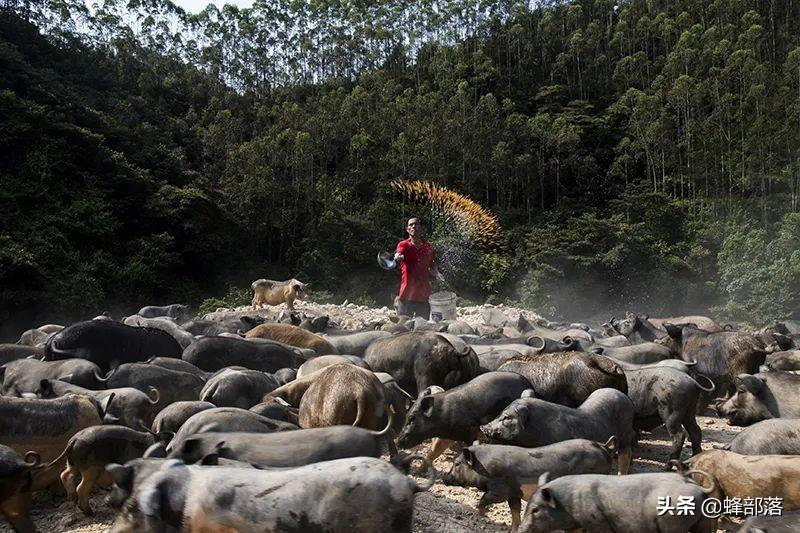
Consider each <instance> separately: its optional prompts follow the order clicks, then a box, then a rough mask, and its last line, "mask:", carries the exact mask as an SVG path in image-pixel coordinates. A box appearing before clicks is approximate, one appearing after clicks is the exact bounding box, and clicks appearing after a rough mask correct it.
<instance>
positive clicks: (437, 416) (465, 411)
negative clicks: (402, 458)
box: [397, 372, 531, 461]
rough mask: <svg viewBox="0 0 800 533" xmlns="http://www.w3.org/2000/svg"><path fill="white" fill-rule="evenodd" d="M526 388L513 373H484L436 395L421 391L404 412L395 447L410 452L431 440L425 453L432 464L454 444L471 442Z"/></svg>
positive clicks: (526, 385) (528, 383)
mask: <svg viewBox="0 0 800 533" xmlns="http://www.w3.org/2000/svg"><path fill="white" fill-rule="evenodd" d="M530 386H531V385H530V382H529V381H528V380H527V379H526V378H524V377H523V376H520V375H519V374H514V373H513V372H487V373H486V374H481V375H480V376H478V377H476V378H474V379H473V380H471V381H469V382H467V383H464V384H463V385H459V386H458V387H455V388H452V389H450V390H448V391H443V392H439V393H438V394H433V393H431V391H430V390H429V389H428V390H425V391H423V392H422V394H421V395H420V397H419V398H418V399H417V400H416V401H415V402H414V405H412V406H411V409H410V410H409V411H408V414H407V415H406V424H405V426H404V427H403V429H402V430H401V432H400V436H399V438H398V440H397V443H398V445H399V446H401V447H403V448H410V447H412V446H416V445H418V444H420V443H421V442H422V441H424V440H425V439H429V438H435V440H434V442H433V445H432V446H431V450H430V451H429V452H428V459H429V460H431V461H433V460H434V459H435V458H436V457H438V456H439V455H441V454H442V453H443V452H444V451H445V450H446V449H447V448H449V447H450V446H451V445H452V444H453V443H454V442H455V441H462V442H472V441H473V440H475V439H476V438H477V437H478V436H479V428H480V425H481V424H485V423H487V422H490V421H491V420H494V419H495V418H496V417H497V415H499V414H500V412H501V411H502V410H503V409H505V408H506V407H507V406H508V405H509V404H510V403H511V402H513V401H514V400H516V399H517V398H519V397H520V395H521V394H522V392H523V391H525V390H527V389H529V388H530Z"/></svg>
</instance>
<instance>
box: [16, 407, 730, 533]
mask: <svg viewBox="0 0 800 533" xmlns="http://www.w3.org/2000/svg"><path fill="white" fill-rule="evenodd" d="M698 422H699V424H700V427H701V428H702V430H703V449H704V450H705V449H711V448H712V446H715V445H723V444H725V443H727V442H729V441H730V440H731V439H732V438H733V437H734V436H735V435H736V434H737V433H738V432H739V431H740V430H741V428H738V427H732V426H728V425H727V423H726V422H725V420H722V419H720V418H717V417H712V416H702V417H699V418H698ZM669 448H670V441H669V436H668V435H667V433H666V431H664V429H663V428H659V429H657V430H655V431H654V432H653V433H650V434H644V435H643V437H642V439H641V440H640V442H639V445H638V447H637V448H635V449H634V461H633V465H632V467H631V472H632V473H641V472H660V471H661V468H662V465H663V462H664V461H665V459H666V457H667V455H668V454H669ZM415 451H417V452H420V453H424V452H426V451H427V444H423V445H422V446H419V447H418V448H417V449H416V450H415ZM689 454H690V449H689V445H688V442H687V445H686V448H685V449H684V458H686V457H688V456H689ZM452 462H453V454H452V452H448V453H446V454H445V455H443V456H441V457H440V458H438V459H437V460H436V461H435V463H434V466H435V468H436V470H437V471H438V472H439V474H440V475H441V474H443V473H445V472H447V471H448V470H449V469H450V465H451V464H452ZM106 495H107V493H106V492H105V491H103V490H98V491H97V493H96V494H95V495H94V497H93V498H92V503H93V505H94V508H95V510H96V511H97V514H96V516H94V517H86V516H84V515H83V513H81V512H80V511H79V510H78V509H77V508H75V507H74V506H73V505H72V504H70V503H68V502H66V501H64V499H63V497H60V496H47V495H39V496H37V498H35V501H34V504H33V510H32V512H31V517H32V518H33V521H34V523H35V524H36V527H37V529H38V530H39V531H42V532H71V533H78V532H86V531H103V530H105V529H106V528H107V527H108V526H109V525H110V523H111V520H112V519H113V513H112V512H111V510H110V508H108V507H107V506H106V505H105V503H104V500H105V498H106ZM480 496H481V492H480V491H479V490H477V489H473V488H463V487H448V486H445V485H442V484H441V483H437V484H436V485H434V486H433V488H432V489H431V490H430V491H428V492H425V493H421V494H418V495H417V499H416V509H415V515H414V531H415V532H434V531H435V532H440V531H441V532H448V533H459V532H472V531H490V532H506V531H508V528H509V527H510V525H511V514H510V513H509V510H508V506H507V505H506V504H498V505H494V506H492V507H490V509H489V512H488V513H487V515H486V516H480V515H479V514H478V511H477V509H476V505H477V504H478V500H479V499H480ZM523 509H524V507H523ZM0 531H1V532H3V533H5V532H10V531H11V529H10V528H8V527H7V525H6V524H5V523H0ZM720 531H724V529H721V530H720ZM632 533H633V532H632Z"/></svg>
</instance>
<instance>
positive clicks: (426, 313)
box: [397, 300, 431, 320]
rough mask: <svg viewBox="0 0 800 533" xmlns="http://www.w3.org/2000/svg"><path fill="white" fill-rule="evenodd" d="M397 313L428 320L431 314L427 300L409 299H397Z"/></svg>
mask: <svg viewBox="0 0 800 533" xmlns="http://www.w3.org/2000/svg"><path fill="white" fill-rule="evenodd" d="M397 314H398V316H399V315H406V316H410V317H414V316H419V317H422V318H424V319H425V320H428V319H429V318H430V316H431V304H429V303H428V302H412V301H410V300H397Z"/></svg>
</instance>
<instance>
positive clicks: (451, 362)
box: [364, 331, 479, 396]
mask: <svg viewBox="0 0 800 533" xmlns="http://www.w3.org/2000/svg"><path fill="white" fill-rule="evenodd" d="M456 339H457V337H456ZM364 361H365V362H366V363H367V364H368V365H369V367H370V368H371V369H372V370H374V371H375V372H386V373H387V374H391V375H392V376H393V377H394V379H395V380H396V381H397V384H398V385H399V386H400V387H401V388H402V389H403V390H405V391H406V392H408V393H410V394H411V395H412V396H416V395H417V394H418V393H419V391H422V390H425V389H426V388H428V387H430V386H432V385H438V386H440V387H443V388H445V389H450V388H453V387H455V386H457V385H461V384H462V383H466V382H467V381H469V380H470V379H472V378H473V377H475V376H477V375H478V373H479V363H478V356H477V355H476V354H475V352H474V351H473V350H472V349H471V348H470V347H469V346H468V345H467V344H464V343H463V342H461V343H460V345H459V343H456V341H454V340H451V339H449V338H448V337H446V336H445V334H438V333H430V332H420V331H412V332H409V333H400V334H397V335H393V336H392V337H389V338H386V339H378V340H376V341H374V342H373V343H372V344H370V345H369V346H368V347H367V350H366V351H365V352H364Z"/></svg>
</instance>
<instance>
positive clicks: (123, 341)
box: [44, 320, 183, 372]
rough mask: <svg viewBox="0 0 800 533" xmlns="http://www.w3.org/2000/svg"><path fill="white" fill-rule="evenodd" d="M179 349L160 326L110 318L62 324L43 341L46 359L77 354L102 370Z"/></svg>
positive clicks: (172, 354)
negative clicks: (148, 325)
mask: <svg viewBox="0 0 800 533" xmlns="http://www.w3.org/2000/svg"><path fill="white" fill-rule="evenodd" d="M182 352H183V349H182V348H181V346H180V344H178V342H177V341H176V340H175V339H174V338H172V336H171V335H170V334H168V333H166V332H164V331H161V330H160V329H153V328H136V327H133V326H126V325H125V324H122V323H119V322H113V321H111V320H86V321H84V322H78V323H77V324H72V325H71V326H69V327H66V328H64V329H62V330H61V331H59V332H58V333H56V334H55V335H53V336H52V337H50V339H49V340H48V341H47V344H46V345H45V349H44V358H45V360H47V361H53V360H58V359H69V358H72V357H77V358H79V359H86V360H88V361H91V362H93V363H95V364H96V365H97V366H99V367H100V369H101V370H102V371H103V372H108V371H109V370H110V369H112V368H116V367H117V366H119V365H121V364H123V363H135V362H141V361H146V360H147V359H149V358H150V357H153V356H162V357H177V358H180V357H181V353H182Z"/></svg>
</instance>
